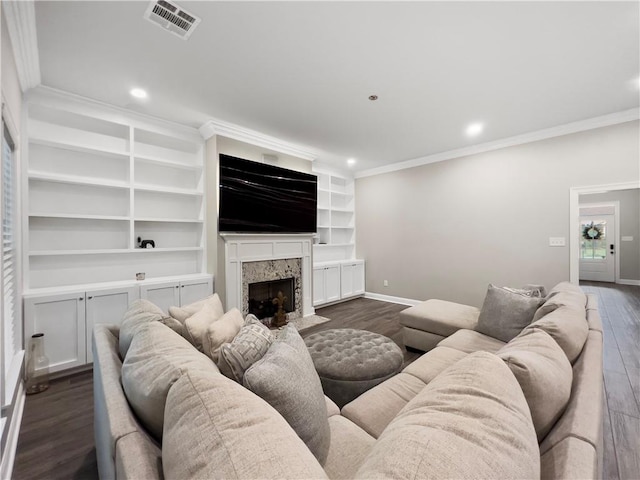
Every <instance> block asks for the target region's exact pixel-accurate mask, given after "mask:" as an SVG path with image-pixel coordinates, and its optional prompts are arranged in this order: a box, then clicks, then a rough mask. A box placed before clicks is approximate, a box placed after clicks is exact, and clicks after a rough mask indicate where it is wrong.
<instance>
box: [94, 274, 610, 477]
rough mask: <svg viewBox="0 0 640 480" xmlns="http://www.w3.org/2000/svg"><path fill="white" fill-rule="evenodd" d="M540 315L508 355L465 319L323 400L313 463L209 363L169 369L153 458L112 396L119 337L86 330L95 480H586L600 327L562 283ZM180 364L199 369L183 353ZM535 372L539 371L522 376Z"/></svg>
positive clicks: (121, 397) (279, 420) (598, 430)
mask: <svg viewBox="0 0 640 480" xmlns="http://www.w3.org/2000/svg"><path fill="white" fill-rule="evenodd" d="M546 303H547V304H548V306H553V309H551V308H549V311H550V313H548V314H546V315H545V316H543V317H542V318H540V319H539V320H538V321H537V323H534V324H532V325H530V326H528V327H526V328H525V329H524V330H523V332H522V333H521V334H520V335H519V336H518V337H516V338H515V339H513V340H511V341H510V342H508V343H505V342H503V341H500V340H497V339H495V338H492V337H489V336H487V335H483V334H482V333H479V332H477V331H474V330H473V328H474V324H473V322H472V321H469V319H468V318H466V319H464V320H462V321H460V320H459V319H458V320H456V319H453V320H452V322H451V323H452V324H455V325H456V326H455V327H454V328H453V329H450V330H447V329H446V327H443V328H444V329H442V330H440V331H441V332H442V333H443V334H441V336H442V337H443V339H442V340H440V341H439V342H438V343H437V345H436V346H435V348H433V349H431V350H430V351H428V352H427V353H425V354H424V355H423V356H421V357H420V358H419V359H418V360H416V361H415V362H413V363H412V364H410V365H409V366H407V367H406V368H405V369H404V370H403V371H402V372H401V373H399V374H398V375H396V376H394V377H392V378H390V379H388V380H386V381H385V382H383V383H381V384H379V385H378V386H376V387H374V388H373V389H371V390H369V391H367V392H365V393H364V394H362V395H361V396H360V397H358V398H356V399H355V400H354V401H352V402H351V403H349V404H347V405H345V406H344V407H343V408H342V410H341V411H340V410H339V409H338V407H337V406H336V405H335V404H334V403H333V402H332V401H331V400H330V399H328V398H326V397H325V402H326V406H327V408H326V411H327V421H328V423H329V428H330V445H329V451H328V454H327V456H326V460H324V461H323V462H322V463H320V462H319V461H318V460H317V459H316V457H314V455H313V454H312V453H311V451H310V450H309V449H308V448H307V446H306V445H305V443H304V442H303V441H302V440H301V439H300V438H299V437H298V436H297V435H296V433H295V431H294V430H293V429H292V428H291V427H290V426H289V425H288V424H287V422H286V421H285V420H284V419H283V417H282V416H280V415H279V414H278V412H277V411H276V410H275V409H274V408H272V407H271V406H270V405H269V404H268V403H266V402H265V401H264V400H262V399H261V398H260V397H258V396H256V395H255V394H253V393H252V392H251V391H249V390H247V389H246V388H244V387H243V386H241V385H240V384H238V383H236V382H234V381H233V380H230V379H229V378H227V377H225V376H223V375H222V374H220V373H219V371H218V369H217V367H216V366H215V364H214V363H213V362H211V365H204V364H203V366H197V367H193V368H184V367H181V369H179V371H180V374H179V375H178V376H177V380H176V381H175V382H173V383H172V384H171V385H168V386H167V390H168V395H167V397H166V403H165V404H164V426H163V429H164V436H163V439H162V444H160V443H159V442H158V441H157V439H156V437H155V436H154V435H152V434H150V433H149V430H148V426H143V422H141V420H140V418H139V417H138V416H137V415H135V414H134V412H133V410H132V408H131V406H130V404H129V402H128V401H127V397H126V396H125V393H124V391H123V387H122V381H121V373H122V364H123V359H122V358H121V357H120V354H119V349H118V344H119V338H118V337H119V329H118V327H115V326H105V325H97V326H96V327H95V329H94V344H93V348H94V350H93V351H94V393H95V437H96V451H97V456H98V468H99V473H100V477H101V478H103V479H107V478H118V479H121V478H132V479H134V478H135V479H138V478H145V479H155V478H214V477H215V478H463V477H464V478H539V477H540V478H550V479H561V478H583V479H586V478H599V477H600V472H601V468H602V461H601V454H602V418H603V417H602V410H603V380H602V327H601V323H600V318H599V316H598V311H597V306H596V303H595V298H594V297H592V296H585V295H584V294H582V292H581V291H580V290H579V288H577V287H574V286H572V285H570V284H567V283H563V284H560V285H558V286H556V287H555V288H554V289H553V290H552V291H551V294H550V296H549V297H548V299H547V301H546ZM552 303H555V304H554V305H551V304H552ZM543 306H544V305H543ZM541 308H542V307H541ZM463 310H464V309H463ZM552 310H554V311H552ZM460 325H463V326H464V328H460ZM162 327H163V328H165V329H166V331H167V332H170V330H169V329H168V327H165V326H164V325H163V326H162ZM155 329H156V330H160V328H159V327H155ZM160 333H162V335H161V336H162V338H163V340H162V341H163V342H165V345H164V346H163V347H162V348H164V349H165V350H164V351H165V352H167V350H166V348H167V345H169V347H168V348H172V346H171V345H172V344H173V342H175V343H176V345H178V344H180V345H182V344H181V340H182V339H181V337H180V336H179V335H177V334H175V333H174V332H170V334H169V333H167V334H166V335H165V333H164V331H162V332H160ZM549 337H550V338H551V339H553V341H551V340H550V339H549ZM536 342H538V343H536ZM545 342H546V343H545ZM536 345H538V346H536ZM540 345H543V347H544V348H546V349H547V350H544V348H542V349H541V348H540ZM154 348H155V345H152V346H151V347H150V349H149V351H150V355H152V354H153V350H154ZM176 348H178V349H181V348H183V347H182V346H176ZM169 351H170V350H169ZM181 351H184V354H181V355H192V354H193V356H194V357H193V362H194V364H197V365H200V362H201V361H202V358H200V357H199V356H202V357H203V355H202V354H201V353H200V352H198V351H197V350H196V349H195V348H194V349H193V352H189V351H187V350H184V349H183V350H181ZM545 351H547V352H550V353H549V354H548V355H547V354H546V353H544V352H545ZM540 352H543V353H542V354H540ZM558 352H560V355H561V356H562V358H561V361H555V364H553V362H554V360H553V359H554V358H555V359H556V360H557V359H558V355H559V354H558ZM536 355H537V357H536ZM164 356H165V360H166V359H167V358H169V361H170V360H171V355H166V353H165V354H164ZM533 357H536V360H534V361H533V362H531V361H530V359H531V358H533ZM540 358H541V359H542V362H543V363H541V364H540V365H543V367H544V368H543V369H537V370H536V367H531V365H533V364H535V363H536V362H538V360H539V359H540ZM544 362H551V363H549V364H548V365H550V367H549V369H548V370H549V371H553V372H556V374H555V375H556V376H555V377H554V378H552V379H548V378H542V379H541V378H538V377H539V376H542V377H544V376H545V375H546V373H545V372H546V371H547V370H546V366H545V365H547V364H544ZM548 382H550V383H548ZM554 382H555V383H554ZM532 383H533V385H532ZM558 384H561V387H560V388H555V387H554V388H553V389H552V388H547V387H548V386H549V385H558ZM540 387H542V389H541V388H540ZM551 390H553V391H551ZM556 390H557V392H555V391H556ZM562 391H565V392H566V398H565V399H564V400H562V399H561V398H559V397H562V395H563V393H562ZM536 396H537V397H538V398H536ZM540 396H542V397H544V398H539V397H540ZM556 397H557V398H556ZM554 402H556V403H558V402H561V403H562V405H560V404H558V405H559V406H558V407H557V411H556V412H555V413H553V412H551V410H553V408H551V407H550V408H549V412H547V411H546V410H545V409H544V408H543V409H540V405H543V404H545V405H546V404H547V403H548V404H549V405H553V403H554Z"/></svg>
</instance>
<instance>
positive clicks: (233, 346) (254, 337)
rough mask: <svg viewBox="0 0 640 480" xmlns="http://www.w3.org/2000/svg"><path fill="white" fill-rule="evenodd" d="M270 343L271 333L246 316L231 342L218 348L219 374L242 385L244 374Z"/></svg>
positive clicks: (252, 316) (256, 320) (258, 322)
mask: <svg viewBox="0 0 640 480" xmlns="http://www.w3.org/2000/svg"><path fill="white" fill-rule="evenodd" d="M272 343H273V334H272V333H271V331H270V330H269V329H268V328H267V327H266V326H265V325H263V324H262V322H260V320H258V319H257V318H256V317H255V316H254V315H247V318H245V321H244V326H243V327H242V328H241V329H240V332H238V334H237V335H236V337H235V338H234V339H233V341H232V342H231V343H225V344H223V345H222V347H220V355H219V358H218V368H219V369H220V372H221V373H223V374H224V375H226V376H227V377H229V378H231V379H232V380H235V381H236V382H238V383H240V384H242V379H243V377H244V372H246V371H247V369H248V368H249V367H251V365H253V364H254V363H256V362H257V361H258V360H260V359H261V358H262V357H263V356H264V354H265V353H267V350H269V347H270V346H271V344H272Z"/></svg>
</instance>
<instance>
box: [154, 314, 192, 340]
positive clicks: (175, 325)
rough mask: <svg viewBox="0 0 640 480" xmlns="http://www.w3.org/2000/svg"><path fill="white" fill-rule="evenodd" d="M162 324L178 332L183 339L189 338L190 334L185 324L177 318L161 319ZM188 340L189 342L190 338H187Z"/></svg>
mask: <svg viewBox="0 0 640 480" xmlns="http://www.w3.org/2000/svg"><path fill="white" fill-rule="evenodd" d="M160 323H162V324H163V325H166V326H167V327H169V328H170V329H171V330H173V331H174V332H176V333H177V334H178V335H180V336H181V337H184V338H187V336H188V333H187V329H186V327H185V326H184V324H182V323H180V322H179V321H178V320H176V319H175V318H173V317H162V318H161V319H160ZM187 340H188V338H187Z"/></svg>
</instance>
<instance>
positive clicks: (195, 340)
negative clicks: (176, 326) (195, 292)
mask: <svg viewBox="0 0 640 480" xmlns="http://www.w3.org/2000/svg"><path fill="white" fill-rule="evenodd" d="M223 317H224V312H223V313H222V314H220V310H218V308H216V306H215V305H213V304H211V303H205V304H204V306H203V307H202V308H201V309H200V310H198V311H197V312H196V313H194V314H193V315H191V316H190V317H187V319H186V320H185V322H184V326H185V330H186V332H187V335H186V339H187V340H189V341H190V342H191V343H192V344H193V346H194V347H196V348H197V349H198V350H200V351H202V350H203V344H202V342H203V337H204V335H205V334H206V332H207V328H209V325H211V324H212V323H214V322H216V321H218V320H219V319H221V318H223Z"/></svg>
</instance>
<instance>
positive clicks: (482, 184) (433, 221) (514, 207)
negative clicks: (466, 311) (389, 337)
mask: <svg viewBox="0 0 640 480" xmlns="http://www.w3.org/2000/svg"><path fill="white" fill-rule="evenodd" d="M638 129H639V123H638V122H637V121H635V122H628V123H623V124H620V125H614V126H610V127H604V128H599V129H595V130H590V131H585V132H580V133H575V134H571V135H565V136H561V137H555V138H551V139H546V140H541V141H538V142H533V143H529V144H525V145H519V146H514V147H509V148H504V149H501V150H496V151H492V152H487V153H483V154H477V155H472V156H468V157H463V158H457V159H454V160H448V161H444V162H439V163H434V164H430V165H424V166H421V167H415V168H411V169H406V170H401V171H397V172H392V173H388V174H381V175H376V176H371V177H364V178H358V179H356V215H357V216H356V250H357V256H358V257H359V258H364V259H365V260H366V262H367V268H366V288H367V291H369V292H374V293H380V294H385V295H392V296H398V297H405V298H410V299H417V300H421V299H427V298H441V299H445V300H452V301H458V302H462V303H467V304H471V305H476V306H480V305H481V304H482V301H483V299H484V296H485V293H486V288H487V284H489V283H495V284H498V285H511V286H520V285H522V284H525V283H541V284H544V285H547V286H548V287H551V286H553V285H554V284H555V283H557V282H559V281H562V280H568V279H569V247H568V246H567V247H549V246H548V239H549V237H551V236H553V237H565V238H566V240H567V245H568V241H569V189H570V188H571V187H581V186H589V185H599V184H610V183H619V182H627V181H630V180H633V179H638V178H639V176H640V172H639V162H638V159H639V158H640V156H639V140H640V135H639V130H638ZM384 280H388V282H389V286H388V287H384V286H383V281H384Z"/></svg>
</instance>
